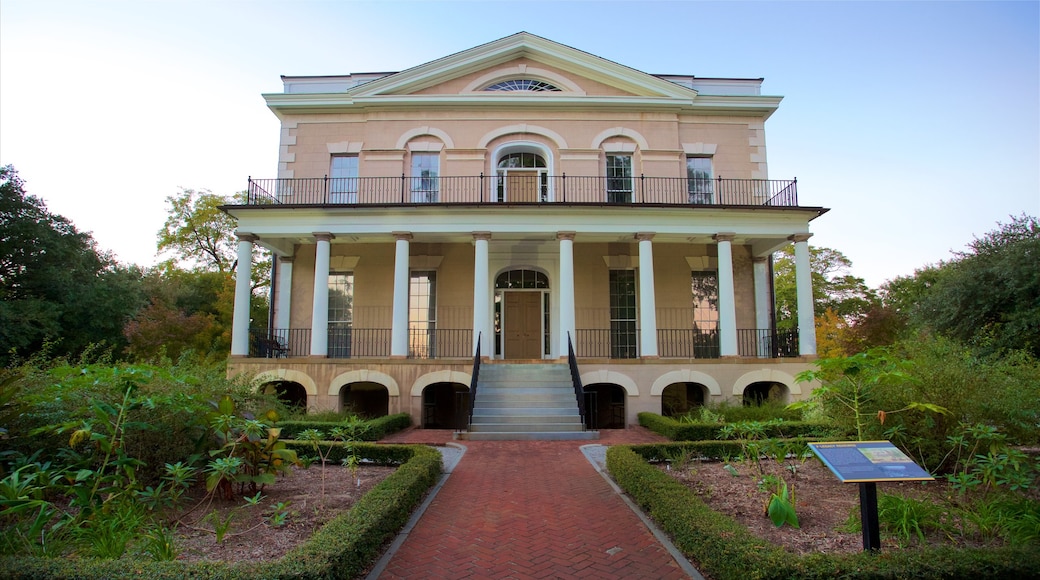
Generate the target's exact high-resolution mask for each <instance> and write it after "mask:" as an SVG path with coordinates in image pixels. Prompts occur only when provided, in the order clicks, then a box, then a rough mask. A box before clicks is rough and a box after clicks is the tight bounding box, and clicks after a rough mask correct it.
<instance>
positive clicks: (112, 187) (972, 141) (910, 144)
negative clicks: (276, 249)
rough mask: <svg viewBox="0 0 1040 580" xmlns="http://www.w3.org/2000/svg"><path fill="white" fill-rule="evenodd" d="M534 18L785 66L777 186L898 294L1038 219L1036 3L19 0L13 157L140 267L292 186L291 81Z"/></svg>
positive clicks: (529, 23) (1, 38) (2, 150)
mask: <svg viewBox="0 0 1040 580" xmlns="http://www.w3.org/2000/svg"><path fill="white" fill-rule="evenodd" d="M522 30H523V31H527V32H531V33H534V34H538V35H540V36H543V37H546V38H548V39H550V40H554V41H557V42H561V43H563V44H566V45H569V46H572V47H575V48H578V49H580V50H584V51H586V52H590V53H593V54H596V55H599V56H602V57H604V58H607V59H610V60H613V61H616V62H619V63H621V64H624V65H627V66H631V67H633V68H636V69H639V70H643V71H646V72H650V73H672V74H693V75H697V76H707V77H711V76H721V77H756V78H757V77H765V82H764V84H763V92H764V93H765V94H770V95H782V96H784V97H785V98H784V101H783V103H782V104H781V106H780V109H779V111H777V112H776V113H775V114H774V115H773V117H772V118H771V119H770V120H769V121H768V122H767V123H766V139H767V146H768V160H769V173H770V177H772V178H774V179H789V178H791V177H795V176H797V177H798V180H799V195H800V201H801V203H802V204H803V205H821V206H826V207H830V208H832V211H831V212H830V213H828V214H826V215H824V216H823V217H821V218H819V219H817V220H816V221H814V222H813V223H812V231H813V232H814V233H815V237H814V238H813V239H812V240H811V241H810V243H813V244H816V245H822V246H828V247H832V248H835V249H838V250H840V251H842V252H844V253H845V254H846V255H847V256H849V258H851V259H852V261H853V273H854V274H856V275H858V276H862V277H864V278H865V279H866V280H867V282H868V284H870V285H871V286H877V285H878V284H880V283H882V282H883V281H885V280H886V279H890V278H892V277H895V276H898V275H904V274H910V273H912V272H913V270H914V269H915V268H918V267H921V266H923V265H925V264H929V263H935V262H938V261H939V260H943V259H947V258H949V257H950V251H951V250H961V249H963V248H964V247H965V244H967V243H968V242H969V241H970V240H971V239H972V236H973V235H982V234H984V233H985V232H987V231H989V230H991V229H993V228H994V227H996V223H997V222H998V221H1005V222H1006V221H1008V218H1009V216H1010V215H1013V214H1014V215H1017V214H1020V213H1023V212H1025V213H1028V214H1030V215H1034V216H1035V215H1040V3H1038V2H1035V1H1033V2H1005V3H1001V2H979V3H972V2H916V3H909V2H609V1H607V2H604V1H596V2H591V1H589V2H544V3H543V2H534V1H529V2H494V1H490V2H392V1H386V2H378V3H362V2H332V1H326V2H319V1H302V2H300V1H297V2H284V1H283V2H274V1H272V2H246V1H220V0H209V1H205V2H203V1H183V2H172V1H165V0H150V1H133V2H115V1H93V2H92V1H66V2H58V1H49V0H0V163H2V164H13V165H15V167H16V168H17V169H18V170H19V172H20V174H21V176H22V177H23V178H24V179H25V180H26V182H27V184H28V190H29V192H30V193H33V194H35V195H38V196H40V197H42V198H43V199H44V200H45V201H46V202H47V204H48V206H49V207H50V209H51V210H52V211H54V212H56V213H59V214H62V215H64V216H66V217H68V218H69V219H71V220H72V221H73V222H74V223H75V224H76V225H77V227H79V228H80V229H82V230H87V231H91V232H93V234H94V236H95V238H96V239H97V240H98V242H99V244H100V245H101V247H102V248H104V249H108V250H112V251H113V252H115V253H116V254H117V256H118V257H119V258H120V259H122V260H124V261H127V262H135V263H139V264H143V265H147V264H151V263H153V262H154V261H155V255H154V254H155V239H156V234H157V232H158V230H159V229H160V228H161V227H162V223H163V220H164V219H165V205H164V199H165V197H166V196H167V195H171V194H173V193H176V191H177V188H178V187H180V186H183V187H189V188H208V189H211V190H212V191H214V192H217V193H233V192H234V191H238V190H241V189H244V188H245V184H246V178H247V176H249V175H252V176H254V177H274V176H275V173H276V166H277V165H276V156H277V149H278V122H277V120H276V119H275V117H274V115H273V114H272V113H271V112H270V111H268V110H267V108H266V107H265V106H264V102H263V99H262V98H261V97H260V93H263V92H278V91H280V90H281V83H280V80H279V75H281V74H288V75H298V74H300V75H305V74H340V73H348V72H367V71H396V70H403V69H406V68H410V67H412V66H415V65H418V64H422V63H423V62H426V61H429V60H433V59H435V58H439V57H442V56H445V55H448V54H451V53H454V52H458V51H460V50H465V49H467V48H470V47H472V46H476V45H478V44H482V43H485V42H489V41H491V40H495V39H497V38H501V37H503V36H508V35H510V34H513V33H515V32H519V31H522Z"/></svg>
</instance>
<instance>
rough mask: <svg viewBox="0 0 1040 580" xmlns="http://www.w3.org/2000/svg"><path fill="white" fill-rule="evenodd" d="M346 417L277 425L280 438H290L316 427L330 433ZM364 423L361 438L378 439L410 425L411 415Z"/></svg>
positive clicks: (298, 420)
mask: <svg viewBox="0 0 1040 580" xmlns="http://www.w3.org/2000/svg"><path fill="white" fill-rule="evenodd" d="M348 418H349V417H346V418H344V419H340V420H338V421H334V422H325V421H310V420H300V419H296V420H292V421H279V422H278V427H279V428H280V429H281V430H282V438H284V439H292V438H295V437H296V436H298V435H299V434H300V433H302V432H303V431H306V430H307V429H317V430H318V431H321V432H322V433H326V434H327V433H331V432H332V430H333V429H334V428H336V427H342V426H343V423H344V420H345V419H348ZM365 423H366V424H367V425H368V429H367V430H366V432H365V433H364V436H363V440H365V441H379V440H380V439H382V438H383V437H386V436H387V435H389V434H391V433H396V432H398V431H402V430H404V429H407V428H408V427H411V426H412V417H411V416H410V415H409V414H408V413H397V414H395V415H386V416H385V417H377V418H375V419H369V420H367V421H365Z"/></svg>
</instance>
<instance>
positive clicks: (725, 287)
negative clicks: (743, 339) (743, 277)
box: [715, 233, 739, 356]
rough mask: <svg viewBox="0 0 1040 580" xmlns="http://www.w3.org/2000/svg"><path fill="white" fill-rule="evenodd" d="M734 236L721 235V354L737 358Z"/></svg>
mask: <svg viewBox="0 0 1040 580" xmlns="http://www.w3.org/2000/svg"><path fill="white" fill-rule="evenodd" d="M734 237H735V235H734V234H731V233H719V234H716V235H715V241H716V242H718V245H719V343H720V344H719V354H720V355H721V356H737V355H738V354H739V352H738V351H737V305H736V300H735V297H734V288H733V248H732V246H731V244H732V242H733V238H734Z"/></svg>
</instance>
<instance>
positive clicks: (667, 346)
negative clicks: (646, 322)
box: [657, 328, 719, 358]
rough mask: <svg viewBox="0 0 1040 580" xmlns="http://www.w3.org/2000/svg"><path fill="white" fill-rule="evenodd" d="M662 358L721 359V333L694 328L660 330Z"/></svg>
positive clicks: (658, 338) (658, 350)
mask: <svg viewBox="0 0 1040 580" xmlns="http://www.w3.org/2000/svg"><path fill="white" fill-rule="evenodd" d="M657 352H658V353H659V354H660V356H661V358H719V331H717V330H698V329H694V328H658V329H657Z"/></svg>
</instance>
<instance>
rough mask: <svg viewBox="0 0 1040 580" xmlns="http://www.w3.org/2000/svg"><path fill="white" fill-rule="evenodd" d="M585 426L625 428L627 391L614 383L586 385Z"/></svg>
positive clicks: (593, 427) (590, 427)
mask: <svg viewBox="0 0 1040 580" xmlns="http://www.w3.org/2000/svg"><path fill="white" fill-rule="evenodd" d="M585 426H586V427H587V428H589V429H624V428H625V389H624V388H623V387H621V386H620V385H615V384H613V383H596V384H592V385H585Z"/></svg>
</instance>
